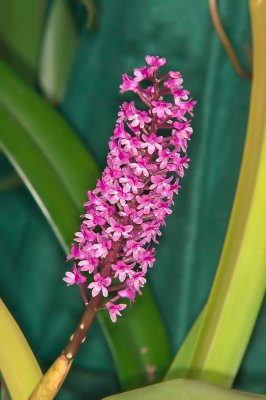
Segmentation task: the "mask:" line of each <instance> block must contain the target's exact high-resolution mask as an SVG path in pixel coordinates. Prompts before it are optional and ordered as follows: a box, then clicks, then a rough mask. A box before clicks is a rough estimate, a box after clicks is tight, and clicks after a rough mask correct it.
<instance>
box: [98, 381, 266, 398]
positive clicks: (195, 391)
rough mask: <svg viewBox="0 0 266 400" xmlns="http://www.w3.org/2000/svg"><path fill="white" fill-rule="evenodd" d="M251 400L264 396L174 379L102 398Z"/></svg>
mask: <svg viewBox="0 0 266 400" xmlns="http://www.w3.org/2000/svg"><path fill="white" fill-rule="evenodd" d="M166 399H167V400H252V399H266V396H263V395H256V394H252V393H247V392H239V391H237V390H226V389H223V388H220V387H216V386H213V385H208V384H206V383H203V382H196V381H190V380H186V379H176V380H171V381H168V382H163V383H158V384H157V385H152V386H148V387H145V388H141V389H136V390H132V391H130V392H126V393H121V394H116V395H114V396H109V397H106V398H105V399H103V400H166Z"/></svg>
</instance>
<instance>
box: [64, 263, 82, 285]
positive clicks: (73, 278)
mask: <svg viewBox="0 0 266 400" xmlns="http://www.w3.org/2000/svg"><path fill="white" fill-rule="evenodd" d="M63 281H65V282H66V283H67V286H70V285H74V284H75V283H77V284H79V283H84V282H86V278H85V277H84V276H82V275H81V274H80V273H79V271H78V270H77V267H76V264H74V265H73V269H72V272H69V271H67V272H66V276H65V278H63Z"/></svg>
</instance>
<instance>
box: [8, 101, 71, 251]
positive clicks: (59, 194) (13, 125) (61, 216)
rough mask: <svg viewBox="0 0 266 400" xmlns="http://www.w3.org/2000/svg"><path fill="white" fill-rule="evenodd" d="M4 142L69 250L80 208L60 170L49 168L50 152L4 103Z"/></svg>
mask: <svg viewBox="0 0 266 400" xmlns="http://www.w3.org/2000/svg"><path fill="white" fill-rule="evenodd" d="M0 145H1V147H2V148H3V150H4V152H5V153H6V155H7V157H8V158H9V160H10V161H11V163H12V164H13V166H14V167H15V168H16V170H17V172H18V174H19V175H20V177H21V178H22V179H23V180H24V182H25V184H26V185H27V187H28V189H29V190H30V192H31V193H32V195H33V197H34V198H35V200H36V202H37V203H38V205H39V207H40V208H41V210H42V212H43V213H44V215H45V217H46V218H47V220H48V221H49V223H50V225H51V227H52V229H53V230H54V232H55V234H56V236H57V238H58V240H59V241H60V243H61V245H62V246H63V248H64V250H65V251H66V252H67V251H68V249H69V244H70V243H71V240H72V237H73V229H75V228H77V227H78V210H77V208H76V207H75V204H74V202H73V200H72V199H71V197H70V196H69V194H68V191H67V190H66V187H65V185H64V183H63V182H62V181H61V180H60V178H59V176H58V175H57V174H56V171H54V169H53V168H51V167H50V168H49V163H48V160H47V157H46V153H44V152H42V151H41V150H40V148H39V147H38V146H36V144H35V142H34V140H32V138H31V136H30V135H28V133H27V131H25V129H24V128H23V127H22V126H21V125H19V124H18V123H17V121H16V120H15V119H14V117H12V116H11V115H10V114H9V113H8V112H7V111H6V110H5V109H4V108H2V107H1V105H0ZM48 188H49V189H48ZM66 216H67V217H66Z"/></svg>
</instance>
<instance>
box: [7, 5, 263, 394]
mask: <svg viewBox="0 0 266 400" xmlns="http://www.w3.org/2000/svg"><path fill="white" fill-rule="evenodd" d="M95 4H96V7H97V10H98V14H99V27H98V30H97V31H96V32H91V31H88V29H87V28H86V11H85V8H84V7H83V6H82V5H81V4H80V3H79V2H78V1H77V0H72V1H71V2H70V6H71V10H72V13H73V16H74V18H75V21H76V24H77V29H78V31H79V40H78V47H77V52H76V55H75V60H74V64H73V67H72V71H71V77H70V80H69V83H68V87H67V91H66V95H65V98H64V101H63V103H62V104H61V106H60V112H62V114H63V115H64V116H65V118H66V119H67V120H68V122H69V123H70V124H71V126H72V127H74V129H75V130H76V132H77V134H78V135H79V136H80V137H81V138H82V140H83V141H84V143H85V144H86V145H87V146H88V148H89V149H90V151H91V152H92V154H93V155H94V156H95V158H96V160H97V161H98V162H99V164H100V166H101V168H104V166H105V160H106V154H107V149H108V146H107V144H108V139H109V137H110V135H112V132H113V128H114V124H115V119H116V115H117V112H118V107H119V104H120V103H121V102H122V101H125V100H128V99H131V98H132V96H133V95H132V94H128V93H126V94H125V95H123V96H122V95H121V94H120V93H119V90H118V85H119V84H120V81H121V75H122V73H124V72H128V73H130V72H131V71H132V69H133V68H134V67H136V66H141V65H143V63H144V57H145V55H146V54H158V55H160V56H164V57H166V58H167V61H168V67H169V69H173V70H180V71H181V72H182V74H183V76H184V82H185V84H184V85H185V88H188V89H189V90H190V91H191V93H192V95H193V97H194V98H195V99H196V100H197V102H198V104H197V106H196V108H195V118H194V122H193V127H194V132H195V133H194V137H193V140H192V142H191V145H190V149H189V157H190V158H191V166H190V168H189V171H188V172H187V174H186V176H185V178H184V181H183V183H182V190H181V191H180V195H179V197H178V199H176V204H175V206H174V212H173V214H172V215H171V216H170V217H169V219H168V223H167V226H166V228H165V229H164V230H163V236H162V238H161V239H160V245H159V247H158V258H157V262H156V265H155V267H154V269H153V270H152V271H151V273H150V276H149V282H150V285H151V287H152V290H153V292H154V295H155V298H156V301H157V304H158V307H159V309H160V311H161V313H162V317H163V320H164V322H165V325H166V328H167V331H168V334H169V340H170V344H171V349H172V354H173V355H174V354H175V352H176V351H177V349H178V347H179V346H180V344H181V343H182V341H183V339H184V338H185V336H186V334H187V332H188V330H189V328H190V326H191V325H192V323H193V321H194V319H195V317H196V316H197V315H198V313H199V311H200V310H201V308H202V306H203V305H204V303H205V302H206V299H207V296H208V293H209V290H210V287H211V284H212V280H213V277H214V274H215V271H216V268H217V263H218V260H219V256H220V252H221V248H222V244H223V240H224V236H225V232H226V228H227V224H228V219H229V215H230V210H231V207H232V201H233V197H234V192H235V187H236V182H237V178H238V173H239V167H240V162H241V155H242V150H243V144H244V138H245V133H246V124H247V116H248V109H249V96H250V86H251V83H250V82H249V81H245V80H243V79H242V78H240V77H239V76H238V75H237V74H236V73H235V71H234V70H233V69H232V66H231V64H230V61H229V60H228V58H227V56H226V55H225V52H224V50H223V48H222V46H221V43H220V41H219V39H218V38H217V35H216V34H215V32H214V30H213V27H212V24H211V21H210V16H209V10H208V1H207V0H204V1H198V0H190V1H187V0H153V1H151V0H134V1H129V0H112V1H103V0H102V1H97V2H95ZM220 13H221V18H222V20H223V22H224V25H225V28H226V30H227V31H228V32H229V34H230V37H231V40H232V42H233V44H234V46H235V48H236V49H237V53H238V55H239V58H240V59H241V62H242V63H243V64H245V63H246V64H247V62H246V59H245V54H244V51H243V45H244V44H245V43H248V44H249V45H251V44H250V42H251V39H250V22H249V10H248V2H247V1H240V0H223V1H220ZM0 90H1V89H0ZM0 168H1V176H2V177H5V176H7V175H8V174H9V173H10V172H11V171H12V168H11V167H10V166H9V165H8V164H7V162H6V160H5V159H4V157H3V155H1V158H0ZM66 218H67V216H66ZM0 227H1V230H0V239H1V240H0V254H1V269H0V291H1V296H2V298H3V300H4V301H5V303H6V304H7V306H8V307H9V309H10V310H11V312H12V313H13V315H14V317H15V318H16V320H17V321H18V323H19V324H20V326H21V327H22V329H23V331H24V333H25V335H26V337H27V339H28V340H29V342H30V344H31V346H32V349H33V351H34V353H35V354H36V356H37V358H38V360H39V362H40V364H41V366H42V368H43V369H44V370H45V369H46V368H47V367H48V366H49V365H50V364H51V362H52V361H53V360H54V359H55V357H56V356H57V355H58V354H59V353H60V352H61V350H62V349H63V347H64V345H65V343H66V341H67V339H68V338H69V336H70V335H71V333H72V330H73V329H74V327H75V325H76V322H77V321H78V319H79V316H80V314H81V311H82V308H83V306H82V302H81V299H80V296H79V294H78V291H77V290H76V288H72V287H71V288H67V287H66V286H65V284H64V283H63V281H62V276H63V274H64V271H65V269H66V264H65V256H64V254H63V252H62V250H61V248H60V246H59V244H58V243H57V240H56V238H55V236H54V234H53V232H52V231H51V229H50V227H49V226H48V224H47V222H46V220H45V218H44V217H43V215H42V214H41V212H40V211H39V209H38V207H37V205H36V204H35V202H34V201H33V199H32V198H31V196H30V194H29V193H28V192H27V190H26V188H24V187H23V186H21V187H19V188H16V189H13V190H10V191H8V192H3V193H1V194H0ZM250 267H251V268H252V266H250ZM254 273H256V272H255V271H254ZM243 295H244V293H243ZM239 307H241V301H240V304H239ZM247 317H248V316H247ZM231 329H232V330H234V327H233V326H232V327H231ZM265 332H266V304H265V303H264V305H263V308H262V310H261V313H260V315H259V318H258V321H257V324H256V327H255V330H254V333H253V336H252V338H251V341H250V344H249V348H248V350H247V353H246V355H245V357H244V360H243V363H242V366H241V368H240V371H239V374H238V376H237V379H236V382H235V386H236V387H237V388H241V389H243V390H249V391H254V392H259V393H260V392H261V393H262V392H266V379H265V376H266V346H265ZM158 351H159V349H158ZM118 390H119V385H118V380H117V376H116V373H115V366H114V363H113V360H112V356H111V354H110V351H109V348H108V345H107V343H106V341H105V338H104V336H103V333H102V331H101V328H100V326H99V324H98V322H97V321H95V323H94V324H93V327H92V329H91V332H90V334H89V336H88V338H87V341H86V344H84V347H83V348H82V350H81V351H80V354H79V355H78V357H77V359H76V362H75V363H74V366H73V369H72V371H71V373H70V375H69V377H68V378H67V380H66V382H65V384H64V385H63V388H62V390H61V392H60V394H59V396H58V398H59V399H63V400H72V399H98V398H101V397H103V396H105V395H108V394H111V393H115V392H117V391H118Z"/></svg>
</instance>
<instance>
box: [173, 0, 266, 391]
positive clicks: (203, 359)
mask: <svg viewBox="0 0 266 400" xmlns="http://www.w3.org/2000/svg"><path fill="white" fill-rule="evenodd" d="M250 5H251V16H252V29H253V47H254V68H253V70H254V75H253V76H254V78H253V84H252V95H251V105H250V115H249V123H248V131H247V137H246V143H245V149H244V154H243V160H242V165H241V172H240V177H239V182H238V187H237V192H236V196H235V200H234V205H233V210H232V214H231V219H230V223H229V227H228V231H227V235H226V240H225V243H224V248H223V251H222V255H221V259H220V262H219V266H218V270H217V273H216V277H215V280H214V284H213V287H212V290H211V293H210V297H209V299H208V302H207V305H206V308H205V311H204V314H203V315H202V317H201V318H200V320H198V321H197V322H196V325H194V327H193V328H192V330H191V333H190V334H189V335H190V336H189V338H188V339H187V341H186V342H185V343H184V345H183V346H182V347H181V349H180V351H179V353H178V354H177V357H176V359H175V360H174V362H173V364H172V366H171V368H170V370H169V372H168V374H167V377H166V378H170V377H171V378H173V377H179V376H180V375H181V376H185V377H189V378H193V379H201V380H204V381H207V382H211V383H215V384H219V385H222V386H225V387H230V386H231V385H232V382H233V380H234V378H235V376H236V373H237V371H238V368H239V366H240V363H241V360H242V358H243V356H244V353H245V350H246V348H247V345H248V342H249V339H250V336H251V334H252V330H253V327H254V325H255V322H256V318H257V315H258V312H259V309H260V306H261V303H262V300H263V297H264V294H265V286H266V245H265V237H266V224H265V221H266V207H265V204H266V191H265V182H266V115H265V109H266V75H265V71H266V41H265V37H266V1H264V0H263V1H260V2H258V1H255V0H251V1H250ZM184 352H186V353H187V360H186V361H185V362H184V359H183V357H182V354H183V353H184Z"/></svg>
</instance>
